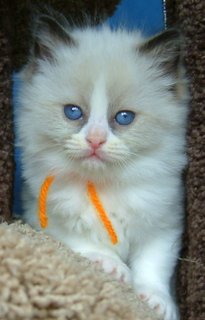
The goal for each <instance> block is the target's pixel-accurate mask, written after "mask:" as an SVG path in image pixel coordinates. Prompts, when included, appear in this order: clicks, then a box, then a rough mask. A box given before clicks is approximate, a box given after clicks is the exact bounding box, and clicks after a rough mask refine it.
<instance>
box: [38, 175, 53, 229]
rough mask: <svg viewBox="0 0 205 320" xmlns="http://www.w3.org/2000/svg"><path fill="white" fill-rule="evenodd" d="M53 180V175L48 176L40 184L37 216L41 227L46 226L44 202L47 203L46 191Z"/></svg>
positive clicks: (46, 218)
mask: <svg viewBox="0 0 205 320" xmlns="http://www.w3.org/2000/svg"><path fill="white" fill-rule="evenodd" d="M53 181H54V177H53V176H48V177H47V178H46V179H45V181H44V182H43V184H42V186H41V190H40V195H39V203H38V205H39V211H38V216H39V220H40V225H41V228H46V227H47V226H48V217H47V215H46V204H47V198H48V191H49V188H50V186H51V184H52V183H53Z"/></svg>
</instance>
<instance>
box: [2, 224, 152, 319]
mask: <svg viewBox="0 0 205 320" xmlns="http://www.w3.org/2000/svg"><path fill="white" fill-rule="evenodd" d="M0 319H1V320H31V319H32V320H34V319H35V320H37V319H42V320H52V319H58V320H71V319H72V320H74V319H75V320H78V319H79V320H84V319H85V320H104V319H106V320H108V319H109V320H156V319H157V318H156V317H155V315H154V314H153V312H151V311H150V310H149V309H148V308H147V307H146V306H145V305H144V304H143V303H141V302H140V301H139V300H137V298H136V296H135V295H134V293H133V292H132V290H131V289H130V288H129V287H127V286H125V285H122V284H120V283H118V282H117V281H115V280H114V279H113V278H112V276H110V275H107V274H104V273H103V272H102V271H100V270H99V269H97V267H96V266H94V265H93V264H91V263H90V262H89V261H88V260H87V259H84V258H81V257H80V256H78V255H77V254H75V253H73V252H71V251H70V250H68V249H67V248H65V247H64V246H63V245H62V244H60V243H59V242H56V241H54V240H53V239H51V238H50V237H49V236H47V235H45V234H43V233H42V232H36V231H34V230H33V229H31V227H29V226H28V225H23V224H20V223H18V222H17V223H14V224H11V225H8V224H6V223H4V224H1V225H0Z"/></svg>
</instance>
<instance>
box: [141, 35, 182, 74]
mask: <svg viewBox="0 0 205 320" xmlns="http://www.w3.org/2000/svg"><path fill="white" fill-rule="evenodd" d="M139 52H140V53H142V54H145V55H149V56H150V57H152V58H153V59H154V63H156V64H157V65H159V66H160V67H162V68H163V70H164V71H165V72H166V73H177V71H178V67H179V62H180V61H181V53H182V37H181V34H180V33H179V31H177V30H176V29H170V30H167V31H164V32H162V33H160V34H158V35H156V36H154V37H153V38H150V39H148V40H147V41H146V42H144V43H143V44H142V45H141V46H140V47H139Z"/></svg>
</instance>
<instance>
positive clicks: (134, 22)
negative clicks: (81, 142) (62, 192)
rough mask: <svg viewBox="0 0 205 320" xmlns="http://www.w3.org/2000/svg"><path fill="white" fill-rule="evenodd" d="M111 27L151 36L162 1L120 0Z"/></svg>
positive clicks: (159, 24) (17, 208)
mask: <svg viewBox="0 0 205 320" xmlns="http://www.w3.org/2000/svg"><path fill="white" fill-rule="evenodd" d="M107 22H108V24H109V25H110V26H111V27H112V28H116V27H118V26H123V27H125V28H127V29H129V30H132V29H135V28H137V29H140V30H141V31H142V32H143V33H144V34H145V35H148V36H151V35H153V34H155V33H157V32H159V31H161V30H163V29H164V17H163V1H162V0H147V1H146V0H122V1H121V3H120V4H119V5H118V7H117V10H116V11H115V13H114V15H113V16H112V17H111V18H109V19H108V21H107ZM19 86H20V82H19V80H18V79H17V77H16V76H15V75H14V77H13V106H14V122H15V111H16V109H17V108H18V103H17V95H18V91H19ZM20 158H21V155H20V148H19V147H15V163H16V170H15V180H14V208H13V211H14V213H15V214H16V215H20V214H21V212H22V207H21V200H20V199H21V183H22V179H21V161H20Z"/></svg>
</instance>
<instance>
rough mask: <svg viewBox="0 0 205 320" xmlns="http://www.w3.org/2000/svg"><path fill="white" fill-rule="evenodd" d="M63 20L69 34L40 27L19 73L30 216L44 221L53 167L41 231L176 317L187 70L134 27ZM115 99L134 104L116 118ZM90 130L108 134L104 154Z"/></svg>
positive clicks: (170, 319) (171, 319)
mask: <svg viewBox="0 0 205 320" xmlns="http://www.w3.org/2000/svg"><path fill="white" fill-rule="evenodd" d="M63 31H64V32H67V33H68V35H69V37H70V39H72V41H70V44H69V41H68V42H66V41H64V39H60V37H57V36H56V35H55V37H54V36H52V32H50V31H48V30H47V31H45V30H43V32H42V33H41V31H39V34H38V36H37V41H38V42H39V43H40V44H41V45H42V44H43V45H44V48H43V49H42V47H41V52H40V54H39V55H38V56H36V57H35V55H34V56H33V57H32V58H31V59H30V62H29V63H28V65H27V66H26V67H25V68H24V69H23V71H22V72H21V73H20V75H19V77H20V78H21V80H22V87H21V92H20V94H19V110H18V139H19V143H20V145H21V147H22V162H23V176H24V180H25V194H24V200H25V201H24V206H25V219H26V221H27V222H28V223H30V224H31V225H33V226H34V227H36V228H39V221H38V219H37V199H38V195H39V190H40V186H41V184H42V182H43V181H44V179H45V177H46V176H48V175H50V174H52V175H55V182H54V184H53V186H52V188H51V190H50V192H49V198H48V210H47V214H48V218H49V226H48V228H47V229H46V230H45V231H46V232H48V233H50V234H51V235H53V236H54V237H56V238H57V239H59V240H60V241H62V242H64V243H66V244H67V245H68V246H69V247H71V248H72V249H73V250H75V251H77V252H79V253H80V254H81V255H83V256H85V257H88V258H89V259H91V260H92V261H95V262H99V263H101V265H102V268H103V269H104V270H105V271H107V272H110V273H113V274H115V276H116V277H117V278H118V279H120V280H122V281H132V283H133V287H134V289H135V290H136V293H137V294H138V295H139V296H140V297H141V298H142V299H144V300H146V301H147V302H148V303H149V305H150V306H151V307H152V308H154V309H156V310H157V311H158V312H159V313H161V314H163V316H164V319H166V320H176V319H178V312H177V308H176V306H175V302H174V301H173V298H172V293H171V289H170V282H171V277H172V275H173V272H174V268H175V265H176V262H177V258H178V254H179V249H180V237H181V233H182V228H183V222H182V220H183V188H182V182H181V173H182V169H183V168H184V166H185V164H186V155H185V127H186V114H187V105H186V104H187V94H186V90H185V91H184V88H183V83H182V79H181V78H180V77H179V76H178V75H176V74H174V72H173V73H172V72H170V73H168V72H164V70H163V67H162V66H161V65H162V62H163V61H164V60H166V59H168V57H166V54H165V53H163V52H162V55H161V56H160V52H161V51H163V50H164V49H163V46H162V45H160V46H161V49H157V48H158V47H156V48H154V49H152V48H151V49H150V50H148V51H146V50H144V52H143V50H140V48H141V47H142V46H143V44H144V43H145V42H146V41H147V40H145V39H144V38H143V37H142V36H141V35H140V34H139V33H138V32H137V33H135V32H132V33H128V32H126V31H124V30H117V31H111V30H110V29H109V28H107V27H102V28H101V29H99V28H98V29H95V28H89V27H88V28H84V29H76V30H65V27H63ZM72 42H73V43H72ZM45 48H46V49H47V50H49V55H48V51H47V53H45ZM43 50H44V52H43ZM169 51H170V50H168V52H167V55H169V54H170V52H169ZM170 59H172V57H170ZM165 68H166V66H165ZM174 85H175V89H176V90H175V91H174V90H171V88H172V87H173V86H174ZM69 103H72V104H75V105H79V106H80V107H81V108H82V110H83V112H84V117H83V119H81V120H76V121H72V120H69V119H67V118H66V117H65V115H64V112H63V108H64V105H66V104H69ZM120 110H131V111H133V112H135V113H136V116H135V119H134V122H133V123H131V124H130V125H128V126H120V125H119V124H117V123H116V121H115V120H114V117H115V115H116V113H117V112H118V111H120ZM96 136H97V137H98V138H99V137H100V139H102V140H103V143H102V144H101V146H100V147H99V149H98V156H99V158H97V157H92V156H89V155H90V154H91V149H92V147H91V146H90V144H89V143H88V139H94V138H95V137H96ZM88 180H92V182H94V183H95V186H96V189H97V191H98V194H99V197H100V199H101V201H102V203H103V205H104V207H105V209H106V211H107V213H108V215H109V218H110V220H111V221H112V224H113V226H114V228H115V230H116V232H117V234H118V237H119V244H117V245H113V244H112V243H111V242H110V239H109V237H108V234H107V232H106V230H105V229H104V227H103V226H102V223H101V221H100V220H99V218H98V214H97V213H96V211H95V209H94V207H93V205H92V204H91V202H90V200H89V198H88V195H87V192H86V182H87V181H88Z"/></svg>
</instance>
